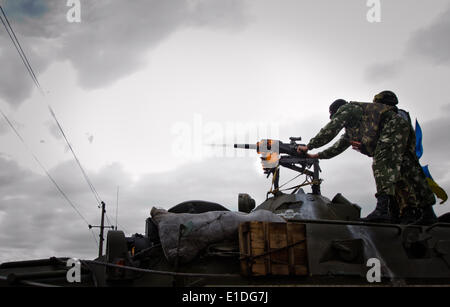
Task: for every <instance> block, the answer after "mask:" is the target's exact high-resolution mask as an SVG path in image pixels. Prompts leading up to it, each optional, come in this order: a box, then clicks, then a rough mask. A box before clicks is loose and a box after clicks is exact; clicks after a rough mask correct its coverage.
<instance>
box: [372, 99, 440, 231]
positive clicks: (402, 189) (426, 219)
mask: <svg viewBox="0 0 450 307" xmlns="http://www.w3.org/2000/svg"><path fill="white" fill-rule="evenodd" d="M373 102H374V103H381V104H385V105H388V106H391V107H393V108H394V110H395V111H396V112H397V114H398V115H399V116H400V117H402V118H403V119H405V120H407V121H408V123H409V127H410V128H409V138H408V144H407V150H408V151H409V154H408V155H409V156H414V157H415V158H413V159H411V160H417V163H415V162H412V161H408V160H405V161H404V163H403V164H402V170H401V179H400V180H399V181H398V182H397V185H396V201H397V203H398V207H399V208H400V209H402V208H405V210H406V212H405V215H404V218H403V220H404V222H406V223H408V222H409V221H412V220H418V221H417V222H418V223H420V224H431V223H434V222H436V221H437V217H436V214H435V213H434V211H433V204H434V203H435V200H434V196H432V194H433V191H432V190H431V188H430V187H429V184H428V183H427V182H426V180H425V181H424V180H423V178H422V177H423V176H422V175H421V173H423V170H422V167H421V166H420V163H419V160H418V158H417V154H416V143H415V131H414V128H413V126H412V122H411V117H410V116H409V113H408V112H407V111H405V110H402V109H399V108H398V107H397V105H398V98H397V95H395V93H394V92H392V91H383V92H381V93H379V94H377V95H375V97H374V98H373ZM423 201H424V202H425V206H423V205H421V202H423ZM408 202H409V204H408ZM426 204H430V205H426ZM407 208H410V209H407ZM420 208H422V209H421V210H420Z"/></svg>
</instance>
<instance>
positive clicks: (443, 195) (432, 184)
mask: <svg viewBox="0 0 450 307" xmlns="http://www.w3.org/2000/svg"><path fill="white" fill-rule="evenodd" d="M416 155H417V158H419V159H420V158H421V157H422V155H423V146H422V128H420V125H419V122H418V121H417V119H416ZM422 169H423V172H424V173H425V176H426V177H427V182H428V185H429V186H430V188H431V190H432V191H433V193H434V194H436V196H437V197H438V198H439V199H441V200H442V201H441V204H443V203H445V202H446V201H447V199H448V196H447V193H446V192H445V191H444V189H442V188H441V187H440V186H439V185H438V184H437V183H436V182H435V181H434V179H433V177H431V173H430V170H429V169H428V165H425V166H422Z"/></svg>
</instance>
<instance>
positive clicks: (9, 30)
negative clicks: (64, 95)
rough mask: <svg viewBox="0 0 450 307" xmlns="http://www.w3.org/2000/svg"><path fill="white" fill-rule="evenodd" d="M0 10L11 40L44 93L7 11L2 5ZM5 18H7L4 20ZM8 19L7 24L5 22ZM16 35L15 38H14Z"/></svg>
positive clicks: (32, 77)
mask: <svg viewBox="0 0 450 307" xmlns="http://www.w3.org/2000/svg"><path fill="white" fill-rule="evenodd" d="M0 11H1V13H2V15H3V17H2V16H1V15H0V19H1V21H2V23H3V26H4V27H5V29H6V32H8V35H9V37H10V38H11V41H12V42H13V44H14V47H16V50H17V52H18V53H19V55H20V58H21V59H22V62H23V64H24V65H25V68H26V69H27V70H28V73H29V74H30V76H31V79H33V82H34V83H35V85H36V87H37V88H38V89H39V90H40V91H41V93H42V94H44V91H43V90H42V87H41V85H40V83H39V81H38V79H37V78H36V75H35V73H34V71H33V68H32V67H31V65H30V62H29V61H28V58H27V56H26V55H25V52H24V51H23V49H22V46H21V45H20V42H19V40H18V39H17V36H16V33H15V32H14V30H13V28H12V27H11V24H10V23H9V20H8V17H6V14H5V11H4V10H3V8H2V6H1V5H0ZM3 18H4V19H5V20H3ZM5 21H6V24H7V25H8V26H7V25H6V24H5ZM13 37H14V38H13Z"/></svg>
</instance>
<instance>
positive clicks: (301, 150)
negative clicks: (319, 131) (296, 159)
mask: <svg viewBox="0 0 450 307" xmlns="http://www.w3.org/2000/svg"><path fill="white" fill-rule="evenodd" d="M297 152H298V153H300V154H301V153H307V152H308V146H304V145H298V146H297Z"/></svg>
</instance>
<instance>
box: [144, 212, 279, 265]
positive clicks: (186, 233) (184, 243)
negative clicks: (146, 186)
mask: <svg viewBox="0 0 450 307" xmlns="http://www.w3.org/2000/svg"><path fill="white" fill-rule="evenodd" d="M151 217H152V219H153V221H154V223H155V224H156V226H157V227H158V231H159V237H160V240H161V245H162V248H163V250H164V253H165V256H166V258H167V260H168V261H169V262H174V261H175V259H176V258H177V255H178V261H179V263H186V262H189V261H191V260H193V259H194V258H195V257H196V256H197V255H198V254H199V252H200V251H202V250H203V249H205V248H206V247H207V246H208V245H210V244H213V243H217V242H221V241H224V240H238V230H239V224H240V223H243V222H249V221H260V222H275V223H284V222H285V220H284V219H283V218H281V217H279V216H278V215H276V214H274V213H272V212H270V211H267V210H257V211H254V212H252V213H242V212H231V211H210V212H205V213H200V214H190V213H170V212H167V211H166V210H164V209H156V208H152V210H151Z"/></svg>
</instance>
